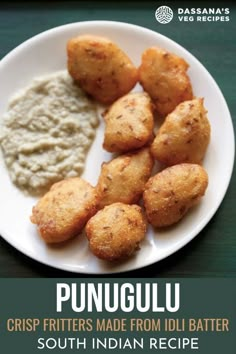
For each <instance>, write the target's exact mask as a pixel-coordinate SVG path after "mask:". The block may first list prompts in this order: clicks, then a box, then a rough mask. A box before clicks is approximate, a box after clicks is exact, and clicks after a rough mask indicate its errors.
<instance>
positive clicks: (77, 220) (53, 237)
mask: <svg viewBox="0 0 236 354" xmlns="http://www.w3.org/2000/svg"><path fill="white" fill-rule="evenodd" d="M97 204H98V196H97V193H96V190H95V188H94V187H92V186H91V185H90V184H89V183H88V182H86V181H84V180H83V179H82V178H79V177H75V178H68V179H65V180H63V181H60V182H58V183H55V184H54V185H53V186H52V187H51V189H50V190H49V192H47V193H46V194H45V195H44V196H43V197H42V198H41V199H40V200H39V201H38V203H37V204H36V206H34V207H33V210H32V216H31V218H30V219H31V221H32V223H33V224H37V226H38V231H39V233H40V235H41V237H42V238H43V239H44V241H45V242H47V243H57V242H62V241H65V240H68V239H70V238H72V237H74V236H76V235H78V234H79V233H80V232H81V230H82V228H83V227H84V225H85V223H86V222H87V221H88V219H89V218H90V217H91V216H93V215H94V214H95V213H96V211H97Z"/></svg>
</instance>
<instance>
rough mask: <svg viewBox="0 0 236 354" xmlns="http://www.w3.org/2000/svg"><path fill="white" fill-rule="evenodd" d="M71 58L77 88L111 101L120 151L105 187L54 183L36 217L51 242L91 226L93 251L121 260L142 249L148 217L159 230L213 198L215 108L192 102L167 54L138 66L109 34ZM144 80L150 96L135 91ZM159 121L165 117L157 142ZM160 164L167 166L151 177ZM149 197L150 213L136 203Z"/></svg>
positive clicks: (104, 176)
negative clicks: (210, 162)
mask: <svg viewBox="0 0 236 354" xmlns="http://www.w3.org/2000/svg"><path fill="white" fill-rule="evenodd" d="M67 54H68V71H69V73H70V74H71V76H72V78H73V79H74V80H75V82H77V83H78V85H79V86H80V87H81V88H82V89H83V90H84V91H85V92H87V93H88V94H89V95H91V96H92V97H93V98H94V99H96V100H97V101H98V102H100V103H102V104H104V103H105V104H111V105H110V107H108V108H107V109H106V111H105V112H104V114H103V117H104V121H105V132H104V142H103V148H104V149H105V150H107V151H109V152H113V153H117V154H120V155H118V156H117V157H115V158H114V159H112V160H111V161H110V162H107V163H103V164H102V166H101V173H100V176H99V177H98V183H97V186H96V187H92V186H91V185H90V184H89V183H88V182H86V181H84V180H83V179H81V178H80V177H76V178H70V179H67V180H64V181H62V182H59V183H56V184H55V185H53V186H52V187H51V189H50V191H49V192H48V193H46V194H45V195H44V196H43V197H42V198H41V199H40V200H39V202H38V203H37V205H36V206H35V207H34V208H33V212H32V216H31V221H32V222H33V223H35V224H37V226H38V230H39V233H40V235H41V236H42V238H43V239H44V240H45V241H46V242H47V243H56V242H62V241H65V240H68V239H70V238H72V237H74V236H76V235H78V234H79V233H80V232H81V231H82V229H83V228H84V226H85V225H86V227H85V231H86V234H87V238H88V241H89V244H90V249H91V251H92V252H93V253H94V254H95V255H96V256H97V257H99V258H101V259H105V260H108V261H114V260H120V259H123V258H125V257H128V256H130V255H132V254H133V253H134V252H135V251H136V250H137V249H139V244H140V242H141V241H142V240H143V239H144V237H145V235H146V229H147V221H148V222H149V223H150V224H151V225H153V226H154V227H166V226H170V225H172V224H175V223H177V222H178V221H179V220H180V219H182V217H183V216H184V215H185V214H186V213H187V211H188V210H189V209H190V208H191V207H192V206H193V205H195V204H196V203H198V202H199V200H200V199H201V197H202V196H203V195H204V193H205V190H206V188H207V185H208V176H207V173H206V171H205V170H204V168H203V167H202V166H201V164H202V161H203V158H204V156H205V153H206V150H207V147H208V144H209V141H210V124H209V121H208V118H207V111H206V109H205V108H204V102H203V98H195V97H193V93H192V86H191V82H190V79H189V77H188V75H187V69H188V64H187V63H186V62H185V60H184V59H182V58H180V57H178V56H177V55H175V54H172V53H169V52H167V51H165V50H164V49H161V48H158V47H152V48H148V49H147V50H145V51H144V53H143V55H142V62H141V65H140V67H139V68H138V69H137V68H136V67H135V66H134V64H133V63H132V62H131V60H130V59H129V57H128V56H127V55H126V54H125V53H124V52H123V51H122V50H121V49H120V48H119V47H118V46H117V45H116V44H115V43H113V42H112V41H110V40H109V39H107V38H103V37H97V36H93V35H82V36H79V37H77V38H73V39H71V40H69V42H68V45H67ZM137 82H139V83H140V84H141V85H142V87H143V89H144V90H145V91H144V92H130V91H131V90H132V89H133V87H134V86H135V85H136V83H137ZM156 115H157V116H160V117H162V119H163V118H165V119H164V122H163V124H162V126H161V127H160V129H159V130H158V131H157V133H156V136H155V135H154V121H155V119H156V118H155V116H156ZM157 119H158V118H157ZM154 160H158V161H159V162H160V163H161V164H163V167H165V168H164V169H163V170H162V171H161V172H159V173H157V174H155V175H154V176H152V171H153V166H154ZM142 197H143V204H144V210H142V208H141V207H140V206H139V205H137V203H139V202H140V200H141V198H142Z"/></svg>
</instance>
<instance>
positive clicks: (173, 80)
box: [139, 47, 193, 116]
mask: <svg viewBox="0 0 236 354" xmlns="http://www.w3.org/2000/svg"><path fill="white" fill-rule="evenodd" d="M187 69H188V64H187V63H186V61H185V60H184V59H182V58H180V57H178V56H177V55H175V54H172V53H169V52H167V51H166V50H164V49H161V48H158V47H151V48H148V49H146V50H145V51H144V52H143V55H142V63H141V66H140V67H139V81H140V83H141V85H142V86H143V88H144V90H145V91H146V92H147V93H148V94H149V95H150V96H151V98H152V99H153V102H154V103H155V106H156V109H157V112H158V113H159V114H160V115H161V116H166V115H167V114H169V113H170V112H172V111H173V110H174V109H175V107H176V106H177V105H178V104H179V103H180V102H183V101H186V100H191V99H192V98H193V94H192V86H191V82H190V79H189V77H188V75H187V73H186V72H187Z"/></svg>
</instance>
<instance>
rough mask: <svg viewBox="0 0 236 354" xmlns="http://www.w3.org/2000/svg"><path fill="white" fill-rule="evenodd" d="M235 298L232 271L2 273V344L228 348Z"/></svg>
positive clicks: (11, 347)
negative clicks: (165, 275)
mask: <svg viewBox="0 0 236 354" xmlns="http://www.w3.org/2000/svg"><path fill="white" fill-rule="evenodd" d="M235 299H236V281H235V280H233V279H232V280H231V279H218V280H213V279H194V280H191V279H185V280H183V279H179V280H178V279H170V280H168V281H164V280H153V279H140V280H128V279H97V280H96V281H91V279H80V280H78V279H70V280H68V279H67V280H65V279H41V280H39V279H37V280H36V279H28V280H26V279H5V280H3V279H2V280H1V293H0V341H1V347H2V348H4V353H7V354H13V353H16V351H19V350H20V352H24V353H26V354H27V353H31V354H34V353H40V352H42V353H44V352H45V353H48V352H52V353H61V352H65V353H70V352H72V353H73V352H77V351H80V352H84V353H85V352H86V353H106V352H109V351H111V352H113V353H118V352H120V351H124V352H132V351H134V350H135V352H136V353H143V352H148V353H153V352H156V351H157V352H160V351H164V352H165V353H173V352H175V351H176V352H178V353H182V352H183V353H192V352H197V353H201V354H209V353H215V354H217V353H222V352H224V353H227V354H234V353H235V347H236V339H235V330H236V317H235V314H236V305H235Z"/></svg>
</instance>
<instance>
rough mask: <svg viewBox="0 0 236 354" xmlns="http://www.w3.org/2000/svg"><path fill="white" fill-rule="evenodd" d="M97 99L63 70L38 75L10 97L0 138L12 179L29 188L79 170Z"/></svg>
mask: <svg viewBox="0 0 236 354" xmlns="http://www.w3.org/2000/svg"><path fill="white" fill-rule="evenodd" d="M98 122H99V120H98V115H97V110H96V106H95V104H94V103H93V102H92V101H90V100H89V98H88V97H87V96H86V95H85V93H84V92H83V91H82V90H81V89H80V88H79V87H78V86H76V85H75V84H74V82H73V80H72V79H71V77H70V76H69V74H68V73H67V72H66V71H63V72H58V73H55V74H50V75H48V76H44V77H40V78H37V79H35V80H34V81H33V83H32V84H31V85H30V86H28V87H27V88H26V89H24V90H22V91H21V92H19V93H18V94H17V95H15V96H14V97H13V99H12V100H11V101H10V102H9V107H8V110H7V112H6V113H5V114H4V116H3V127H2V131H1V137H0V143H1V148H2V151H3V156H4V159H5V163H6V166H7V167H8V170H9V174H10V177H11V179H12V181H13V182H14V183H15V184H16V185H17V186H18V187H20V188H21V189H23V190H25V191H28V192H30V193H32V194H41V193H42V192H43V191H45V190H47V189H48V188H49V187H50V186H51V185H52V184H53V183H54V182H57V181H59V180H61V179H64V178H67V177H74V176H79V175H81V173H82V172H83V168H84V164H85V159H86V155H87V152H88V149H89V147H90V146H91V144H92V142H93V139H94V137H95V133H96V127H97V126H98Z"/></svg>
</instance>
